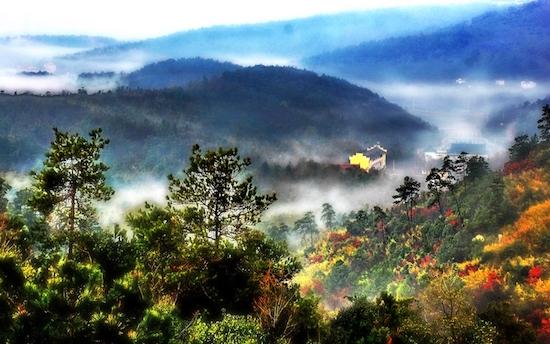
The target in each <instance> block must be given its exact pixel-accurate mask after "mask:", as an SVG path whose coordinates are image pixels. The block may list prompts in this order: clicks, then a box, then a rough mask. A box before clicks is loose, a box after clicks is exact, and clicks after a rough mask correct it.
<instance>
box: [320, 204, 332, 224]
mask: <svg viewBox="0 0 550 344" xmlns="http://www.w3.org/2000/svg"><path fill="white" fill-rule="evenodd" d="M321 220H323V223H324V224H325V227H326V228H328V229H331V228H333V227H334V226H335V221H336V212H335V211H334V208H333V207H332V205H331V204H329V203H324V204H323V210H322V214H321Z"/></svg>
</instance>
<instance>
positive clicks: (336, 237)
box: [328, 232, 351, 244]
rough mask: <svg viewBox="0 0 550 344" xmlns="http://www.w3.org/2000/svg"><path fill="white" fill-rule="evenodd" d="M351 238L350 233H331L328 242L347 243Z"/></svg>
mask: <svg viewBox="0 0 550 344" xmlns="http://www.w3.org/2000/svg"><path fill="white" fill-rule="evenodd" d="M350 237H351V234H349V233H348V232H331V233H329V235H328V240H329V241H330V242H331V243H333V244H336V243H340V242H342V241H346V240H348V239H349V238H350Z"/></svg>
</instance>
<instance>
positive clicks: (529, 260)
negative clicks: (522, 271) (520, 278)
mask: <svg viewBox="0 0 550 344" xmlns="http://www.w3.org/2000/svg"><path fill="white" fill-rule="evenodd" d="M510 265H511V266H513V267H532V266H533V265H535V257H533V256H529V257H525V258H524V257H521V256H517V257H514V258H511V259H510Z"/></svg>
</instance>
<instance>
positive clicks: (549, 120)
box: [537, 104, 550, 142]
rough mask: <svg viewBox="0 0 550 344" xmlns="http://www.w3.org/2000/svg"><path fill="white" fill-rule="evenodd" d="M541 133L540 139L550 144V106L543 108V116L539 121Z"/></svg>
mask: <svg viewBox="0 0 550 344" xmlns="http://www.w3.org/2000/svg"><path fill="white" fill-rule="evenodd" d="M537 123H538V126H537V127H538V128H539V131H540V139H541V140H542V141H544V142H550V106H549V105H548V104H546V105H544V106H543V107H542V114H541V116H540V119H539V120H538V121H537Z"/></svg>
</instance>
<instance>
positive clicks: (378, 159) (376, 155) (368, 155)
mask: <svg viewBox="0 0 550 344" xmlns="http://www.w3.org/2000/svg"><path fill="white" fill-rule="evenodd" d="M387 153H388V150H387V149H385V148H383V147H382V146H380V145H379V144H376V145H374V146H372V147H370V148H367V151H366V152H365V153H355V154H354V155H351V156H350V157H349V163H350V165H353V166H358V167H359V168H360V169H362V170H363V171H366V172H369V171H370V170H371V169H372V168H374V169H376V170H383V169H384V168H386V155H387Z"/></svg>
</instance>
